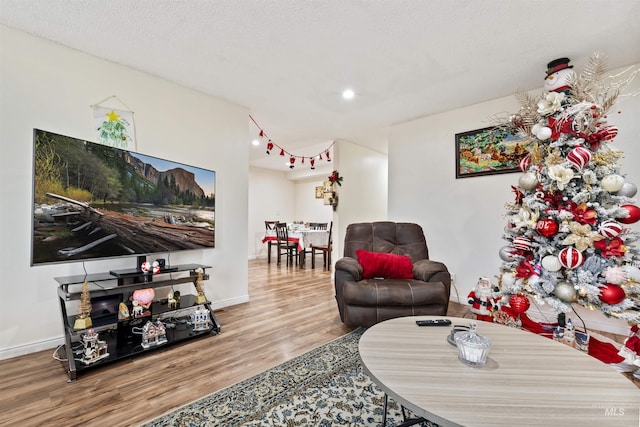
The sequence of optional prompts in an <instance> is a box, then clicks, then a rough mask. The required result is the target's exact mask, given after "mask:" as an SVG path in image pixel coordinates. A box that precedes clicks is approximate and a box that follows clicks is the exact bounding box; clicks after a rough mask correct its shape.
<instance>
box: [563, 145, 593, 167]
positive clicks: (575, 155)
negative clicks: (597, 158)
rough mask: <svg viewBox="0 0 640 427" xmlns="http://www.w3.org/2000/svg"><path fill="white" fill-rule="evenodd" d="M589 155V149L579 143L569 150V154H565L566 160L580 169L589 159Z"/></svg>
mask: <svg viewBox="0 0 640 427" xmlns="http://www.w3.org/2000/svg"><path fill="white" fill-rule="evenodd" d="M591 157H592V154H591V151H589V150H587V149H586V148H584V147H582V146H580V145H578V146H577V147H576V148H574V149H573V150H571V151H569V154H567V160H568V161H569V162H571V164H572V165H574V166H575V167H576V168H578V170H582V168H584V167H585V166H586V165H587V163H589V162H590V161H591Z"/></svg>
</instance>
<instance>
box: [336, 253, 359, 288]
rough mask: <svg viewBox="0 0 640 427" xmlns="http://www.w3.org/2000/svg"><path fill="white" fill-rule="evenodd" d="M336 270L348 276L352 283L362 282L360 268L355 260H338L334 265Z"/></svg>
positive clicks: (345, 258) (346, 258) (347, 258)
mask: <svg viewBox="0 0 640 427" xmlns="http://www.w3.org/2000/svg"><path fill="white" fill-rule="evenodd" d="M335 269H336V270H340V271H344V272H345V273H347V274H349V275H350V276H351V277H352V278H353V281H355V282H358V281H360V280H362V271H363V270H362V266H361V265H360V263H359V262H358V260H357V259H355V258H351V257H344V258H340V259H339V260H338V261H337V262H336V265H335Z"/></svg>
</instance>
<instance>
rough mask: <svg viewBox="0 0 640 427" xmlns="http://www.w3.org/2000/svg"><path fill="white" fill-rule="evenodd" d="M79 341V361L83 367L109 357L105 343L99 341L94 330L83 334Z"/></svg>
mask: <svg viewBox="0 0 640 427" xmlns="http://www.w3.org/2000/svg"><path fill="white" fill-rule="evenodd" d="M81 340H82V341H81V342H82V358H81V359H80V361H81V362H82V363H84V364H85V365H90V364H92V363H95V362H97V361H98V360H101V359H104V358H106V357H109V353H107V342H106V341H102V340H100V337H99V336H98V333H97V332H96V331H95V330H94V329H89V330H88V331H87V333H86V334H83V335H82V338H81Z"/></svg>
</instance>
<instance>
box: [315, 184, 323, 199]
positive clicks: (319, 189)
mask: <svg viewBox="0 0 640 427" xmlns="http://www.w3.org/2000/svg"><path fill="white" fill-rule="evenodd" d="M323 189H324V187H323V186H322V185H318V186H317V187H316V199H322V198H323V197H324V191H322V190H323Z"/></svg>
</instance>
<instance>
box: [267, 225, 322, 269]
mask: <svg viewBox="0 0 640 427" xmlns="http://www.w3.org/2000/svg"><path fill="white" fill-rule="evenodd" d="M287 235H288V238H289V241H290V242H294V243H298V253H300V254H301V255H302V256H301V260H300V262H301V263H303V262H304V254H305V250H306V249H307V248H310V247H311V245H316V246H326V245H327V244H328V243H329V231H328V230H312V229H309V228H297V229H292V230H287ZM277 241H278V236H276V230H266V231H265V234H264V238H263V239H262V243H267V242H277ZM267 261H268V262H269V263H270V262H271V253H270V251H269V253H268V255H267Z"/></svg>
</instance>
